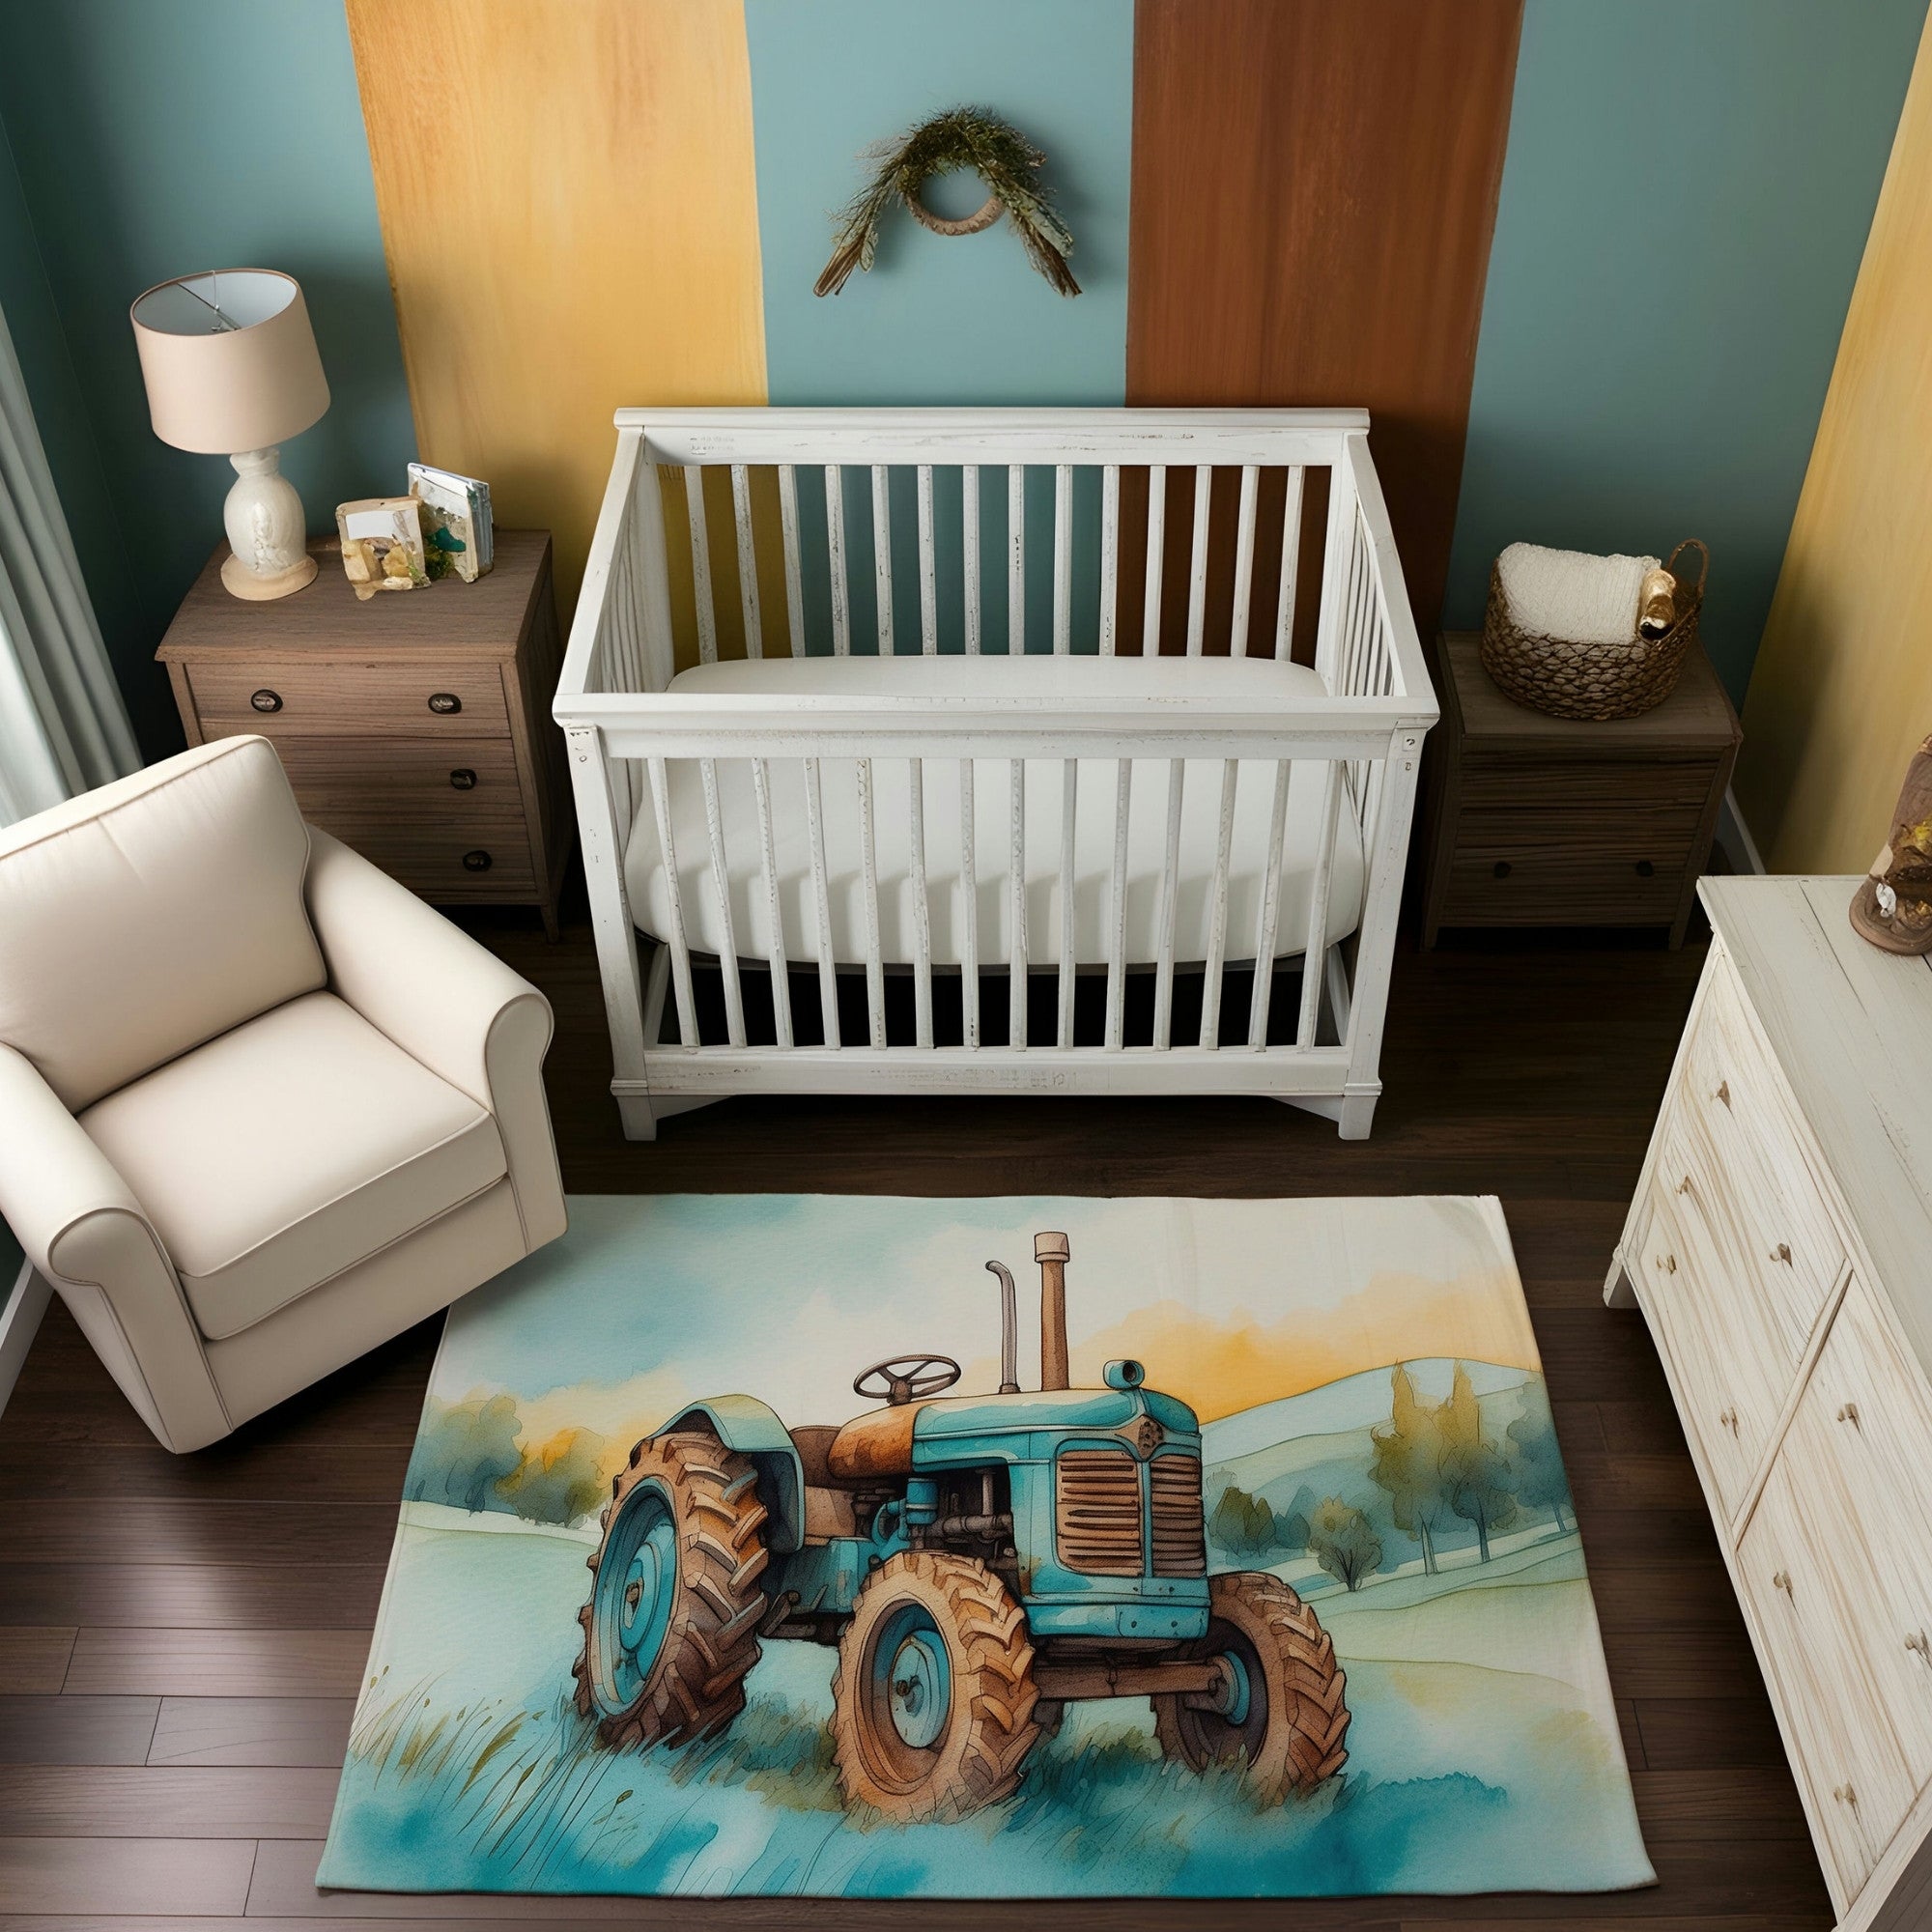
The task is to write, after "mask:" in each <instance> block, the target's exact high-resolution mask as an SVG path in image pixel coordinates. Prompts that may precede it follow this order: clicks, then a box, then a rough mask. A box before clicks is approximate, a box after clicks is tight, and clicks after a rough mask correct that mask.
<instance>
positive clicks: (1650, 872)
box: [1636, 859, 1657, 879]
mask: <svg viewBox="0 0 1932 1932" xmlns="http://www.w3.org/2000/svg"><path fill="white" fill-rule="evenodd" d="M1656 871H1657V867H1655V866H1653V865H1652V864H1651V863H1650V861H1649V860H1648V859H1639V860H1638V861H1637V862H1636V875H1637V877H1638V878H1639V879H1648V878H1651V877H1653V876H1654V875H1655V874H1656Z"/></svg>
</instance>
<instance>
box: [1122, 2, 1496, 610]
mask: <svg viewBox="0 0 1932 1932" xmlns="http://www.w3.org/2000/svg"><path fill="white" fill-rule="evenodd" d="M1521 16H1522V8H1521V4H1520V0H1139V5H1138V8H1137V10H1136V14H1135V32H1134V154H1133V215H1132V235H1131V249H1130V254H1129V261H1130V265H1131V266H1130V271H1129V286H1128V295H1127V401H1128V402H1129V403H1141V404H1162V403H1166V404H1202V405H1215V404H1220V405H1240V404H1248V405H1262V404H1267V405H1291V404H1311V405H1321V404H1341V405H1350V404H1352V405H1360V406H1362V407H1364V408H1366V409H1368V410H1369V411H1370V412H1371V415H1372V418H1373V428H1372V430H1371V432H1370V446H1371V448H1372V449H1373V451H1374V453H1375V459H1376V465H1377V468H1378V470H1379V471H1380V474H1381V478H1382V486H1383V489H1384V491H1385V492H1386V494H1387V496H1388V500H1389V514H1390V517H1391V519H1392V520H1393V522H1394V525H1395V532H1396V539H1397V545H1398V548H1399V549H1400V551H1401V553H1402V560H1403V568H1404V570H1405V572H1406V576H1407V579H1408V590H1409V598H1410V601H1411V603H1412V604H1413V605H1414V609H1415V618H1416V623H1417V625H1418V627H1419V628H1420V629H1421V631H1422V634H1423V635H1424V636H1425V637H1428V636H1430V635H1432V634H1433V632H1434V631H1435V625H1436V621H1437V618H1438V616H1439V614H1440V610H1441V603H1442V586H1443V581H1444V578H1445V577H1446V575H1447V572H1448V567H1449V544H1450V537H1451V535H1452V532H1453V530H1454V526H1455V520H1456V496H1457V491H1458V488H1459V486H1460V484H1461V481H1462V471H1463V431H1464V428H1465V425H1466V422H1467V418H1468V409H1469V383H1470V378H1471V375H1472V374H1473V371H1474V368H1475V360H1476V330H1477V326H1478V324H1479V322H1480V320H1481V316H1482V306H1483V284H1484V279H1485V276H1486V275H1487V273H1488V270H1489V258H1490V238H1491V234H1492V230H1493V227H1494V223H1495V209H1496V190H1497V186H1498V185H1499V183H1500V180H1501V177H1502V163H1503V148H1504V145H1505V142H1506V139H1507V136H1508V131H1509V111H1510V94H1511V89H1512V87H1513V85H1514V82H1515V77H1516V52H1517V38H1518V33H1519V30H1520V25H1521ZM1217 508H1218V499H1217ZM1177 512H1179V528H1177V520H1176V513H1177ZM1187 516H1188V512H1187V509H1186V507H1185V506H1184V505H1182V504H1180V503H1178V502H1171V503H1170V506H1169V530H1168V540H1169V545H1170V549H1171V548H1172V546H1173V544H1174V541H1175V539H1176V536H1177V535H1178V534H1180V533H1181V532H1183V531H1184V530H1185V527H1186V522H1187ZM1210 527H1211V526H1210ZM1232 544H1233V534H1232V516H1230V518H1229V519H1228V520H1227V546H1228V548H1229V549H1230V550H1232ZM1213 548H1214V551H1215V553H1216V562H1217V564H1220V557H1219V554H1218V553H1219V552H1220V550H1221V548H1222V545H1221V543H1220V542H1219V541H1218V540H1217V542H1216V543H1215V545H1214V546H1213ZM1184 558H1185V553H1184V552H1183V553H1182V560H1183V562H1184ZM1226 568H1227V566H1226V565H1222V567H1221V568H1218V569H1217V570H1216V572H1215V575H1216V577H1217V579H1218V578H1219V577H1220V576H1221V575H1222V574H1223V571H1224V570H1225V569H1226ZM1183 590H1184V580H1183ZM1135 596H1136V599H1137V598H1138V589H1137V587H1136V591H1135ZM1167 603H1168V609H1166V610H1164V611H1163V623H1162V633H1163V641H1164V642H1166V643H1167V644H1168V647H1169V648H1172V647H1173V645H1172V643H1171V641H1169V639H1170V638H1171V635H1172V626H1173V624H1174V623H1175V622H1176V621H1177V618H1176V616H1175V615H1174V614H1173V613H1172V605H1173V595H1172V583H1171V582H1170V587H1169V596H1168V600H1167ZM1183 607H1184V598H1183ZM1271 607H1272V600H1271V599H1270V600H1269V608H1270V613H1271Z"/></svg>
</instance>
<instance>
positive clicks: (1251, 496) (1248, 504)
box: [1228, 463, 1262, 658]
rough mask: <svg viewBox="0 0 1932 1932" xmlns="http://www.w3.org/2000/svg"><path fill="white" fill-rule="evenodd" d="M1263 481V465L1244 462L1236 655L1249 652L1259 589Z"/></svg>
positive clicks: (1232, 642) (1232, 650)
mask: <svg viewBox="0 0 1932 1932" xmlns="http://www.w3.org/2000/svg"><path fill="white" fill-rule="evenodd" d="M1261 484H1262V472H1261V469H1260V468H1259V467H1258V466H1257V465H1255V464H1252V463H1249V464H1245V465H1243V466H1242V469H1241V507H1240V512H1239V515H1238V519H1237V521H1236V526H1235V614H1234V619H1233V622H1232V623H1231V625H1230V627H1229V636H1228V655H1229V656H1230V657H1236V658H1244V657H1246V656H1247V654H1248V607H1249V605H1250V603H1251V602H1252V601H1253V598H1254V588H1255V498H1256V497H1257V496H1258V495H1259V494H1260V491H1261Z"/></svg>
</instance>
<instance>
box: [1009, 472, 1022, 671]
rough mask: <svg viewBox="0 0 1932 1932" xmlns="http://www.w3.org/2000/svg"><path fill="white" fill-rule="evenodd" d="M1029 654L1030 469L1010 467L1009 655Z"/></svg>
mask: <svg viewBox="0 0 1932 1932" xmlns="http://www.w3.org/2000/svg"><path fill="white" fill-rule="evenodd" d="M1025 651H1026V469H1025V467H1024V466H1023V465H1021V464H1018V463H1009V464H1008V465H1007V654H1008V656H1009V657H1020V656H1023V655H1024V654H1025Z"/></svg>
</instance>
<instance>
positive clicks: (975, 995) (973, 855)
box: [959, 758, 980, 1046]
mask: <svg viewBox="0 0 1932 1932" xmlns="http://www.w3.org/2000/svg"><path fill="white" fill-rule="evenodd" d="M974 846H975V837H974V826H973V760H972V759H971V758H961V759H960V760H959V893H960V913H961V918H960V923H959V1025H960V1037H961V1038H962V1039H963V1040H964V1041H965V1043H966V1044H967V1045H968V1046H978V1045H979V1044H980V869H979V855H978V853H977V852H976V851H975V849H974Z"/></svg>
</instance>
